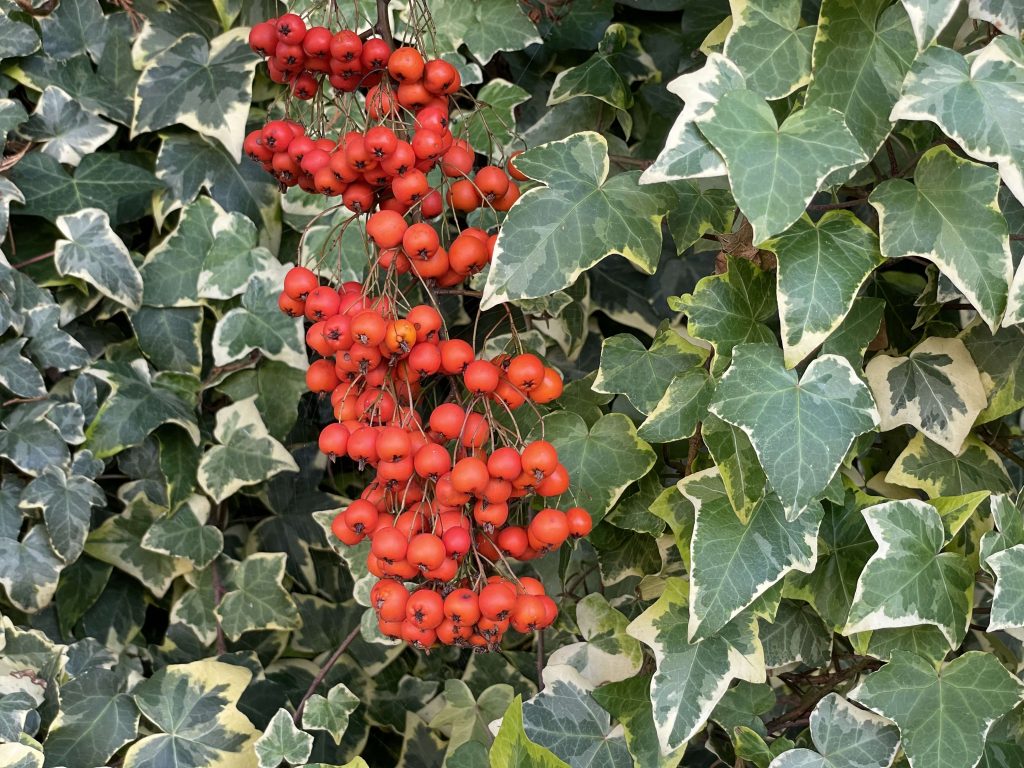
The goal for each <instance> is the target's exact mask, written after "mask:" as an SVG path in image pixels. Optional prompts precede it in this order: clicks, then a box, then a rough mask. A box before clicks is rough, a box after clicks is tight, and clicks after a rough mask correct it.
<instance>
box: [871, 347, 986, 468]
mask: <svg viewBox="0 0 1024 768" xmlns="http://www.w3.org/2000/svg"><path fill="white" fill-rule="evenodd" d="M864 374H865V376H866V377H867V380H868V385H869V386H870V387H871V391H872V394H873V395H874V397H875V403H877V404H878V412H879V415H880V416H881V426H880V427H879V428H880V430H881V431H882V432H887V431H889V430H890V429H895V428H896V427H898V426H900V425H901V424H909V425H911V426H913V427H915V428H916V429H918V430H919V431H920V432H923V433H924V434H925V435H926V436H927V437H928V438H929V439H930V440H932V441H934V442H935V443H937V444H939V445H941V446H942V447H943V448H945V449H946V450H947V451H949V452H950V453H957V452H959V451H960V448H961V447H962V446H963V444H964V440H966V439H967V435H968V434H970V431H971V427H972V426H973V424H974V422H975V420H976V419H977V418H978V414H979V413H981V411H982V409H984V407H985V405H986V399H985V388H984V386H983V385H982V382H981V376H980V375H979V374H978V369H977V367H976V366H975V365H974V361H973V360H971V356H970V354H969V353H968V351H967V348H966V347H965V346H964V343H963V342H962V341H960V340H959V339H943V338H939V337H937V336H933V337H931V338H928V339H925V340H924V341H923V342H921V343H920V344H918V345H917V346H916V347H915V348H914V350H913V351H912V352H911V353H910V355H909V356H908V357H890V356H889V355H876V356H875V357H873V358H872V359H871V362H870V363H868V367H867V368H866V369H865V371H864Z"/></svg>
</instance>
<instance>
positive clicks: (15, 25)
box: [0, 0, 39, 59]
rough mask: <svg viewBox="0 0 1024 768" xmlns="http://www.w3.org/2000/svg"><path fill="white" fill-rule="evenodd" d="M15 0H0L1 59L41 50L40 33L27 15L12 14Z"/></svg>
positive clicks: (15, 6)
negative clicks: (0, 0) (19, 16)
mask: <svg viewBox="0 0 1024 768" xmlns="http://www.w3.org/2000/svg"><path fill="white" fill-rule="evenodd" d="M18 10H19V8H18V6H17V5H15V4H14V0H3V1H2V2H0V59H10V58H14V57H15V56H28V55H29V54H30V53H33V52H34V51H37V50H39V35H38V34H37V33H36V30H35V28H34V27H33V26H32V24H31V23H29V21H28V19H27V18H26V17H25V16H21V18H18V17H16V16H12V15H11V12H12V11H18Z"/></svg>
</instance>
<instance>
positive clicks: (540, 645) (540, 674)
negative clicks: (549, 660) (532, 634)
mask: <svg viewBox="0 0 1024 768" xmlns="http://www.w3.org/2000/svg"><path fill="white" fill-rule="evenodd" d="M536 635H537V692H538V693H540V692H541V691H543V690H544V630H542V629H539V630H537V632H536Z"/></svg>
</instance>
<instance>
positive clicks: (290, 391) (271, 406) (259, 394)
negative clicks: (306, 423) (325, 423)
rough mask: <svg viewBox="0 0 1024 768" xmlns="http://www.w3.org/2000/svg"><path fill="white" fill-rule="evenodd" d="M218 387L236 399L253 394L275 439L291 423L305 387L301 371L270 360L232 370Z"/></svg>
mask: <svg viewBox="0 0 1024 768" xmlns="http://www.w3.org/2000/svg"><path fill="white" fill-rule="evenodd" d="M218 389H219V390H221V391H222V392H224V393H225V394H226V395H227V396H228V397H230V398H231V399H232V400H234V401H236V402H237V401H239V400H244V399H245V398H247V397H252V396H254V395H255V396H256V408H257V409H258V410H259V412H260V416H262V417H263V422H264V423H265V424H266V425H267V429H268V430H269V431H270V434H271V435H273V436H274V437H276V438H277V439H278V440H284V439H285V437H286V436H287V435H288V432H289V431H290V430H291V428H292V427H293V426H294V425H295V421H296V419H297V417H298V410H299V409H298V403H299V399H300V398H301V397H302V395H303V394H304V393H305V392H306V391H307V388H306V376H305V373H304V372H303V371H300V370H299V369H298V368H292V367H291V366H288V365H285V364H284V363H278V362H275V361H273V360H265V361H263V362H262V363H260V365H258V366H257V367H256V368H255V369H247V370H242V371H238V372H237V373H234V374H232V375H231V376H230V377H229V378H227V379H225V380H224V382H223V383H222V384H220V385H219V386H218Z"/></svg>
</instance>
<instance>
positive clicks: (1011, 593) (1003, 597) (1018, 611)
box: [987, 544, 1024, 632]
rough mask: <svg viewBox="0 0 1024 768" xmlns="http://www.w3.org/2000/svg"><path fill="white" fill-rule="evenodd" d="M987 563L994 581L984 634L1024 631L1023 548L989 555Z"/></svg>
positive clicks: (1021, 545) (1009, 549)
mask: <svg viewBox="0 0 1024 768" xmlns="http://www.w3.org/2000/svg"><path fill="white" fill-rule="evenodd" d="M987 563H988V567H989V569H990V570H991V571H992V573H994V574H995V577H996V588H995V592H994V593H993V595H992V611H991V613H990V614H989V622H988V630H987V631H989V632H995V631H996V630H998V629H1019V628H1021V627H1024V544H1017V545H1015V546H1012V547H1010V548H1008V549H1004V550H1002V551H1000V552H996V553H995V554H993V555H990V556H989V558H988V560H987Z"/></svg>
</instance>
